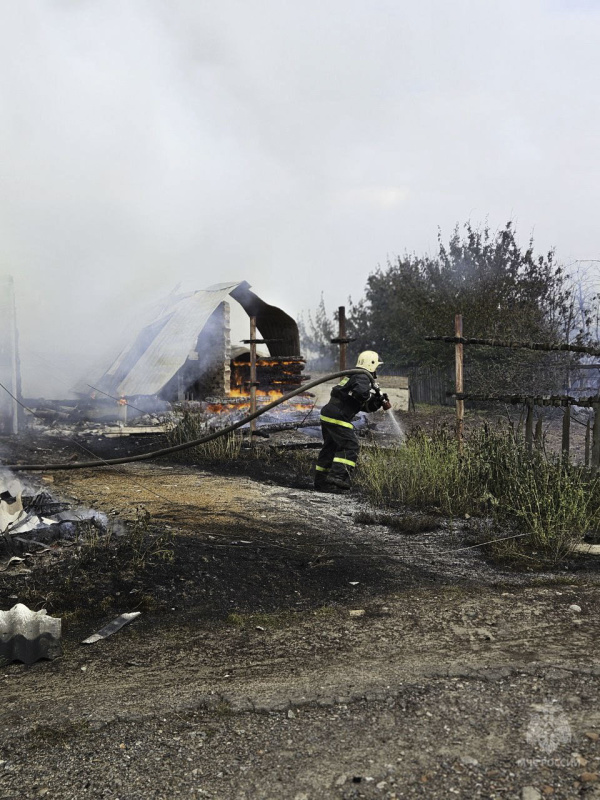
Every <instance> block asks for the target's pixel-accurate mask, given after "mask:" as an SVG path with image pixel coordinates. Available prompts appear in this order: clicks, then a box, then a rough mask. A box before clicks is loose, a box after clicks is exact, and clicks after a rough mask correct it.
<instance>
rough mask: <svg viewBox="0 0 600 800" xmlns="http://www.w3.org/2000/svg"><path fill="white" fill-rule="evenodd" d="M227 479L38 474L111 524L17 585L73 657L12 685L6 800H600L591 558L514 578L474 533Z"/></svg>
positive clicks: (29, 571)
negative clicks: (50, 618)
mask: <svg viewBox="0 0 600 800" xmlns="http://www.w3.org/2000/svg"><path fill="white" fill-rule="evenodd" d="M113 441H114V440H111V441H110V443H105V446H106V447H110V448H112V447H115V446H117V445H114V444H113V443H112V442H113ZM125 444H126V445H128V444H129V443H125ZM14 447H15V443H14V442H9V441H7V440H6V441H4V442H2V443H0V450H1V455H2V456H3V460H6V459H8V458H10V457H11V456H12V457H14V456H15V455H16V454H15V452H14ZM62 447H63V445H62V444H60V443H58V442H57V441H51V440H47V439H40V440H34V441H29V442H28V441H24V440H20V441H19V442H18V451H19V452H18V455H19V456H20V457H22V458H25V457H27V458H31V455H32V454H34V455H36V456H37V459H45V458H50V457H51V458H53V460H55V459H56V458H57V457H60V458H68V457H69V455H70V453H71V452H72V451H70V450H69V449H68V448H65V449H64V450H59V451H58V452H57V449H58V448H62ZM34 448H40V449H38V450H35V449H34ZM11 450H12V453H11V452H10V451H11ZM106 454H108V453H106ZM37 459H36V460H37ZM209 467H211V468H210V469H209ZM216 468H217V464H212V465H208V464H206V463H204V464H203V465H202V466H201V467H199V466H194V465H184V464H169V463H163V462H156V463H143V464H137V465H127V466H123V467H117V468H111V469H108V468H107V469H101V470H94V471H92V470H81V471H73V472H58V473H52V474H48V475H46V476H42V477H39V476H38V477H36V476H33V475H32V476H30V478H29V480H31V481H32V482H34V483H35V484H36V485H39V486H43V487H45V488H46V489H47V490H48V489H49V490H50V491H51V492H52V493H53V495H55V496H57V497H64V498H69V499H70V500H72V501H73V502H74V503H80V504H82V505H85V506H89V507H93V508H96V509H99V510H102V511H104V512H106V513H107V514H108V516H109V518H110V519H111V520H112V523H111V525H110V526H109V531H108V532H98V531H95V530H91V529H90V530H89V531H88V532H87V533H86V534H85V539H84V541H79V542H75V543H73V542H68V543H65V544H60V543H59V544H57V545H53V546H52V547H51V549H50V551H47V552H45V553H43V554H41V555H36V556H34V557H30V558H29V557H28V558H27V559H26V560H25V561H24V562H22V563H19V564H17V565H16V566H14V565H12V566H11V568H10V569H9V570H7V571H6V572H0V609H6V608H10V607H11V606H12V605H13V604H14V603H15V602H17V601H21V602H25V603H27V604H28V605H30V607H32V608H36V609H37V608H40V607H45V608H47V609H48V612H49V613H50V614H55V615H56V616H60V617H62V619H63V627H64V634H63V651H64V652H63V656H62V658H60V659H57V660H55V661H53V662H39V663H37V664H35V665H33V666H31V667H27V666H24V665H21V664H10V665H5V666H3V667H0V687H1V697H2V705H1V707H0V798H2V799H3V800H9V798H10V800H12V798H30V797H37V796H40V797H49V798H50V797H55V798H77V800H78V799H79V798H84V797H99V798H100V797H110V798H120V800H138V798H139V800H142V798H161V799H162V798H165V800H166V799H167V798H168V799H170V798H175V797H212V798H292V799H295V800H307V799H309V800H315V799H316V798H360V797H364V798H375V797H377V798H379V797H381V798H393V797H397V798H403V797H423V798H448V797H469V798H470V797H482V798H490V797H502V798H505V797H508V798H521V797H522V796H523V797H529V798H532V797H538V796H541V797H545V796H548V797H556V798H574V797H597V796H600V791H598V787H600V781H598V773H599V772H600V736H599V734H600V710H599V709H600V705H599V704H598V700H599V694H600V693H599V679H600V663H599V661H598V650H597V641H598V634H599V632H600V631H599V629H600V624H599V622H598V618H597V614H596V609H597V606H598V599H599V589H598V577H599V575H598V567H597V565H596V563H595V562H594V561H593V560H591V561H590V560H588V561H579V560H578V561H573V562H570V563H568V564H564V565H561V567H560V568H558V569H555V570H553V571H549V570H546V571H540V570H535V571H534V570H527V569H523V568H520V569H519V570H515V569H514V568H511V567H510V566H509V565H495V564H494V563H493V562H492V561H491V560H490V558H489V556H488V554H486V552H485V549H483V550H482V549H481V548H472V547H470V545H472V544H473V543H474V542H476V541H478V540H480V539H481V537H482V535H486V531H485V530H483V531H482V529H481V523H477V522H473V520H444V519H438V520H437V521H434V523H433V524H432V525H429V526H424V527H425V528H426V529H425V530H422V531H420V532H416V533H411V534H406V533H402V532H401V530H398V529H396V528H394V527H389V526H386V525H381V524H367V522H368V521H372V520H371V519H370V514H371V511H372V510H371V509H369V508H368V507H367V506H366V505H365V503H364V501H363V500H362V499H361V498H360V497H357V496H351V497H349V498H348V497H342V496H338V495H322V494H315V493H313V492H312V491H310V489H309V486H310V478H309V475H308V472H307V463H306V461H305V460H304V459H303V458H302V457H298V456H295V455H293V454H292V453H287V454H286V453H281V454H277V453H275V452H273V451H265V452H263V454H262V455H261V454H260V453H257V454H255V455H254V454H253V455H251V456H245V457H243V458H240V459H238V460H236V461H233V462H231V463H229V464H228V465H227V466H226V468H224V467H223V465H221V467H220V471H221V474H217V472H216ZM417 528H418V526H417ZM488 534H489V532H488ZM492 535H493V534H492ZM67 545H68V546H67ZM467 547H469V549H463V548H467ZM4 561H6V559H4ZM1 567H2V564H0V568H1ZM573 605H577V606H578V607H579V608H580V609H581V610H580V611H577V610H574V609H572V608H571V606H573ZM136 609H137V610H141V611H142V616H141V617H140V618H139V619H138V620H136V621H135V622H134V623H132V624H131V625H130V626H128V627H126V628H124V629H123V630H121V631H120V632H118V633H116V634H115V635H114V636H113V637H111V638H109V639H107V640H105V641H102V642H99V643H97V644H95V645H92V646H82V645H80V644H79V643H80V641H81V640H82V639H83V638H85V637H86V636H88V635H89V634H90V633H92V632H93V631H95V630H97V629H98V628H99V627H101V626H102V625H104V624H105V623H106V622H108V621H110V619H112V618H113V617H114V616H116V615H118V614H120V613H122V612H125V611H133V610H136ZM351 612H359V613H357V614H352V613H351ZM360 612H364V613H360ZM528 787H529V788H528ZM523 792H524V794H523ZM538 793H539V794H538Z"/></svg>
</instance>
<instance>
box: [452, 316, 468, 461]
mask: <svg viewBox="0 0 600 800" xmlns="http://www.w3.org/2000/svg"><path fill="white" fill-rule="evenodd" d="M454 335H455V336H456V337H457V338H459V339H462V335H463V318H462V314H456V316H455V317H454ZM454 360H455V366H456V388H455V390H454V391H455V392H456V394H462V393H463V392H464V381H463V364H464V354H463V344H462V342H457V343H456V345H455V350H454ZM464 428H465V401H464V400H463V399H462V398H461V399H459V398H458V397H457V398H456V440H457V442H458V450H459V452H462V446H463V435H464Z"/></svg>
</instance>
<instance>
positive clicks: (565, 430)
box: [561, 402, 571, 464]
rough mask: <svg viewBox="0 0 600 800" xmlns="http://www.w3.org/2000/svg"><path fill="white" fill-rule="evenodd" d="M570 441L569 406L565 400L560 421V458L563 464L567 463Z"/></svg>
mask: <svg viewBox="0 0 600 800" xmlns="http://www.w3.org/2000/svg"><path fill="white" fill-rule="evenodd" d="M570 442H571V406H570V405H569V403H568V402H567V404H566V406H565V410H564V412H563V423H562V447H561V450H562V459H563V462H564V463H565V464H568V463H569V449H570Z"/></svg>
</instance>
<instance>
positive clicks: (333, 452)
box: [315, 350, 387, 491]
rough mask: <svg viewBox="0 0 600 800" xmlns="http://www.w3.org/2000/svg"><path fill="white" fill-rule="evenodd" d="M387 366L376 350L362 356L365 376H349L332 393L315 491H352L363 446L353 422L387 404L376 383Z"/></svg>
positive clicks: (325, 413)
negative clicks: (353, 479) (351, 482)
mask: <svg viewBox="0 0 600 800" xmlns="http://www.w3.org/2000/svg"><path fill="white" fill-rule="evenodd" d="M380 364H383V361H380V360H379V356H378V355H377V353H375V352H374V351H373V350H365V351H364V352H363V353H361V354H360V355H359V356H358V360H357V362H356V366H357V367H360V368H362V369H364V370H366V372H365V373H364V374H362V375H361V374H359V373H356V374H355V375H346V376H345V377H344V378H342V380H341V381H340V382H339V383H338V384H337V386H334V387H333V389H332V390H331V397H330V399H329V402H328V403H327V404H326V405H324V406H323V408H322V409H321V431H322V432H323V447H322V448H321V452H320V453H319V457H318V459H317V465H316V467H315V489H317V490H319V491H328V490H329V489H334V488H337V489H342V490H345V489H349V488H350V476H351V474H352V470H353V469H354V467H355V466H356V459H357V457H358V451H359V450H360V445H359V443H358V438H357V436H356V433H355V432H354V426H353V425H352V419H353V418H354V417H355V416H356V415H357V414H358V412H359V411H367V412H372V411H377V410H378V409H380V408H381V407H382V406H383V405H384V403H386V401H387V397H385V396H384V395H381V394H380V392H379V387H377V384H375V383H374V379H375V378H376V377H377V367H378V366H379V365H380ZM367 373H371V376H372V378H371V377H369V375H368V374H367Z"/></svg>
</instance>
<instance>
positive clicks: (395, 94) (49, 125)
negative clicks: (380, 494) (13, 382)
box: [0, 0, 600, 396]
mask: <svg viewBox="0 0 600 800" xmlns="http://www.w3.org/2000/svg"><path fill="white" fill-rule="evenodd" d="M599 39H600V14H599V13H598V4H597V3H592V2H584V1H583V0H579V1H578V2H573V0H568V1H567V0H538V1H537V2H533V3H522V2H520V0H506V2H504V3H481V2H476V1H475V0H461V2H458V3H452V4H449V3H447V2H445V0H430V1H429V2H426V3H420V4H415V3H413V4H404V3H398V2H397V1H396V0H376V1H375V2H373V3H361V2H348V0H329V1H328V2H327V3H322V2H318V1H317V0H305V2H302V3H289V2H288V3H286V2H281V0H253V2H246V0H220V2H218V3H217V2H209V0H168V2H167V0H128V2H121V1H120V0H102V2H98V0H45V1H44V2H39V0H19V2H13V0H0V152H1V153H2V158H1V160H0V271H1V272H3V273H4V272H6V273H9V274H13V275H14V277H15V281H16V292H17V303H18V314H19V324H20V330H21V345H22V362H23V373H24V391H25V393H26V394H27V395H36V394H46V395H54V396H61V395H62V396H64V394H65V393H66V389H67V388H68V386H69V385H71V384H72V383H73V382H74V381H75V379H76V378H78V377H80V375H81V374H82V373H83V372H85V371H86V370H87V368H88V366H89V364H90V363H91V362H94V361H96V360H97V359H98V358H100V357H101V356H102V355H103V353H104V352H105V351H108V352H109V353H111V352H113V353H114V351H115V349H116V350H118V349H119V347H120V346H121V345H122V343H123V341H124V336H123V330H124V329H125V328H127V326H128V325H129V326H131V325H133V324H134V323H135V320H133V319H132V315H134V314H135V313H136V311H137V309H138V308H140V307H143V306H144V305H145V304H147V303H149V302H150V301H152V300H155V299H157V298H158V297H160V296H162V295H164V294H167V293H168V292H169V291H171V290H172V288H173V287H174V286H175V285H176V284H177V283H178V282H179V281H182V280H183V281H186V283H187V285H188V286H189V285H192V286H193V287H194V288H204V287H206V286H207V285H210V284H211V283H214V282H218V281H226V280H244V279H245V280H248V281H249V282H250V283H251V284H252V285H253V287H254V289H255V290H256V292H257V293H258V294H259V295H261V296H262V297H263V298H264V299H265V300H267V301H269V302H272V303H275V304H277V305H280V306H282V307H283V308H285V309H286V310H287V311H289V312H290V313H292V314H296V313H298V312H299V311H300V310H301V309H303V308H314V307H315V306H316V305H317V303H318V299H319V296H320V294H321V291H323V292H324V296H325V300H326V302H327V305H328V307H330V308H332V307H335V306H337V305H339V304H340V303H343V302H344V301H345V300H346V299H347V297H348V295H349V294H352V295H353V296H354V297H355V298H356V297H357V296H359V295H360V294H361V292H362V289H363V287H364V284H365V280H366V277H367V275H368V273H369V271H370V270H372V269H374V268H375V267H376V266H377V263H379V262H385V260H386V257H387V254H388V253H390V254H393V253H397V252H403V251H404V250H405V249H408V250H411V251H412V250H416V251H417V252H423V251H426V250H427V249H429V248H434V247H435V237H436V233H437V226H438V225H439V226H441V227H442V230H443V231H444V232H446V233H449V232H450V230H451V228H452V227H453V225H454V224H455V222H456V221H461V220H466V219H468V218H471V219H474V220H476V221H477V220H483V219H486V218H488V219H489V221H490V224H491V226H492V227H496V226H498V225H502V224H504V223H505V222H506V220H507V219H508V218H509V217H512V218H516V220H517V223H518V227H519V230H520V231H521V233H522V235H523V237H527V236H528V235H529V233H530V231H531V230H534V231H535V236H536V241H537V242H538V244H539V246H540V249H545V248H546V247H550V246H551V245H557V247H558V249H559V254H561V255H563V257H564V259H565V260H568V259H569V258H570V257H579V258H593V257H596V256H597V255H598V242H597V234H596V226H595V218H594V217H593V214H594V213H595V207H596V204H597V202H596V201H597V198H596V192H597V189H596V187H597V186H598V185H600V174H597V173H599V172H600V163H599V162H598V159H597V157H596V149H597V148H596V136H595V131H596V129H597V127H598V121H599V120H598V116H599V113H600V112H599V110H598V105H597V104H596V103H595V102H594V101H593V98H594V97H595V91H596V90H595V76H596V75H597V73H598V67H599V66H600V64H599V61H600V48H599V47H598V43H599Z"/></svg>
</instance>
